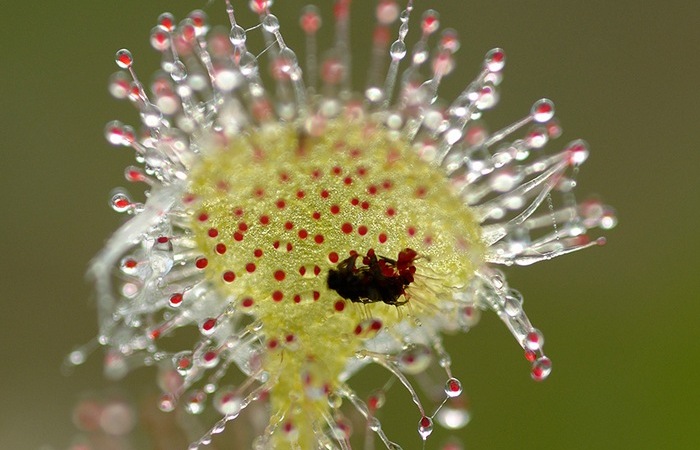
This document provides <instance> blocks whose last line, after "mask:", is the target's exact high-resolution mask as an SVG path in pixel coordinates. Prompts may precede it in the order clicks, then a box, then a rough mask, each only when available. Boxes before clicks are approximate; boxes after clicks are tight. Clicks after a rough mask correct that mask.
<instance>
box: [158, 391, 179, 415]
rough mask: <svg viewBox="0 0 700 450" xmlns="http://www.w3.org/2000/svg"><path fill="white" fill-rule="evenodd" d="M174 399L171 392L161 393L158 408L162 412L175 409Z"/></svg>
mask: <svg viewBox="0 0 700 450" xmlns="http://www.w3.org/2000/svg"><path fill="white" fill-rule="evenodd" d="M175 405H176V401H175V397H174V396H173V395H172V394H163V395H162V396H161V397H160V400H159V401H158V408H159V409H160V410H161V411H163V412H170V411H172V410H174V409H175Z"/></svg>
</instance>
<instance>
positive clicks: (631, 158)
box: [0, 0, 700, 450]
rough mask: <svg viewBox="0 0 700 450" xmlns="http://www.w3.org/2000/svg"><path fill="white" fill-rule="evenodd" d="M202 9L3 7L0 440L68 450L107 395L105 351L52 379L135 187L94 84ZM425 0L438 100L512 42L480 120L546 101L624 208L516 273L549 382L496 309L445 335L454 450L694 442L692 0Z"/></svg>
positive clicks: (697, 39) (217, 12) (412, 441)
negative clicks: (119, 211) (465, 403)
mask: <svg viewBox="0 0 700 450" xmlns="http://www.w3.org/2000/svg"><path fill="white" fill-rule="evenodd" d="M204 3H205V2H204V1H203V0H202V1H189V2H185V1H180V2H173V1H170V2H166V1H148V2H143V1H134V0H129V1H120V2H105V1H86V0H79V1H78V0H76V1H71V2H41V3H38V2H20V1H15V2H5V4H4V5H3V7H2V12H3V18H4V20H3V25H2V27H0V36H1V37H2V41H1V42H0V54H1V55H2V57H1V58H0V101H2V105H3V106H2V108H1V109H0V127H1V130H2V134H1V138H0V155H1V157H2V163H1V166H2V177H0V183H2V185H1V186H2V192H3V198H4V200H3V204H4V205H5V206H4V207H3V209H2V213H1V214H2V221H1V224H0V236H1V240H0V245H1V252H0V255H1V257H0V287H1V289H0V295H1V296H2V299H1V301H2V305H3V308H2V312H0V351H1V353H0V360H1V361H2V363H3V365H2V366H0V367H2V369H0V373H1V375H0V379H1V380H2V381H1V383H0V402H1V405H2V406H0V411H1V412H0V448H2V449H38V448H41V446H42V445H43V444H52V445H54V446H55V448H58V449H60V448H65V447H66V446H67V445H68V443H69V442H70V439H71V437H72V436H73V434H74V429H73V426H72V425H71V422H70V410H71V407H72V405H73V404H74V402H75V401H76V399H77V398H79V396H80V393H81V392H82V391H83V390H84V389H86V388H87V389H92V388H100V387H102V386H108V385H109V384H108V383H106V382H104V381H103V380H102V379H101V374H100V367H99V366H100V357H99V356H95V357H93V358H92V359H91V360H90V361H89V362H88V364H87V365H86V366H84V367H83V368H81V369H79V370H78V371H77V372H76V373H75V374H74V375H72V376H71V377H64V376H63V375H61V373H60V366H61V361H62V359H63V357H64V355H65V354H66V353H67V352H68V351H70V350H71V348H72V347H73V346H74V345H75V344H78V343H82V342H85V341H87V340H89V339H90V338H91V337H92V336H93V335H94V334H95V332H96V320H95V308H94V305H93V303H92V301H91V299H92V298H93V296H92V288H91V286H90V285H89V283H87V282H86V281H85V279H84V272H85V269H86V266H87V263H88V261H89V260H90V258H91V257H92V256H93V255H94V254H95V253H96V252H97V251H98V250H99V249H100V247H101V246H102V244H103V242H104V240H105V239H106V238H107V236H108V235H109V234H110V233H111V232H112V231H113V230H114V229H115V228H116V227H117V226H118V224H119V223H120V220H121V218H119V217H117V215H116V214H115V213H113V212H112V211H111V210H110V209H109V208H108V206H107V198H108V193H109V191H110V190H111V189H112V188H113V187H114V186H119V185H125V184H126V182H124V181H123V179H122V173H123V167H124V166H125V165H127V164H129V163H131V161H132V155H131V154H130V152H129V151H126V150H124V149H122V148H113V147H110V146H109V145H108V144H107V143H106V142H105V141H104V138H103V126H104V124H105V123H106V122H107V121H108V120H111V119H115V118H118V119H121V120H124V121H125V122H127V123H136V122H138V119H137V117H136V114H135V112H134V111H133V110H132V108H131V106H130V105H128V104H126V103H124V102H117V101H116V100H112V99H111V97H109V95H108V94H107V91H106V80H107V77H108V76H109V75H110V74H111V73H112V72H113V71H115V70H116V66H115V65H114V62H113V55H114V52H115V51H116V50H117V49H118V48H121V47H123V46H125V47H128V48H130V49H131V50H132V51H133V53H134V55H135V57H136V58H137V63H136V64H137V70H138V71H139V73H140V74H141V77H142V78H143V79H144V81H148V79H149V77H150V74H151V73H152V71H153V70H154V69H155V68H156V67H157V63H158V56H157V55H156V54H155V52H153V51H152V50H151V49H150V48H149V47H148V42H147V41H148V33H149V30H150V28H151V27H152V26H153V24H154V23H155V18H156V17H157V16H158V14H159V13H160V12H162V11H165V10H169V11H171V12H173V13H175V14H176V16H177V17H183V16H184V15H185V14H186V13H187V12H189V11H190V10H191V9H194V8H198V7H203V6H205V5H204ZM238 3H242V0H239V1H238ZM319 3H323V4H322V5H321V6H326V4H327V5H328V6H329V5H330V3H331V2H330V1H329V0H320V1H319ZM354 3H355V5H354V9H353V15H354V17H355V22H354V25H353V33H354V36H355V37H356V38H357V42H355V43H356V46H359V47H364V50H365V53H366V47H367V46H366V45H365V44H366V40H367V36H368V35H369V31H368V30H365V29H363V28H362V27H364V26H367V24H368V23H370V21H369V20H367V18H368V17H370V16H369V14H370V12H369V9H370V8H371V7H372V6H373V5H374V2H373V1H372V2H370V1H369V0H356V1H355V2H354ZM416 3H417V9H418V10H419V13H420V11H421V10H423V9H425V8H428V7H435V8H436V9H439V11H440V12H441V14H442V25H443V27H453V28H456V29H458V30H459V32H460V35H461V37H462V48H461V50H460V51H459V53H458V54H457V61H458V68H457V70H456V71H455V73H454V74H453V75H452V76H450V77H449V80H448V82H446V84H445V85H444V89H443V90H442V96H443V97H445V98H451V97H453V96H454V95H456V94H457V93H458V92H459V90H460V89H461V87H462V86H464V85H465V83H467V82H468V81H469V80H471V78H472V77H473V75H474V74H475V73H476V72H477V70H478V68H479V63H480V60H481V58H482V56H483V54H484V53H485V52H486V51H487V50H488V49H489V48H492V47H495V46H501V47H503V48H504V49H505V50H506V52H507V54H508V57H509V59H508V63H507V66H506V70H505V80H504V83H503V84H502V94H501V104H500V105H499V106H498V108H497V110H496V111H494V112H493V113H490V114H488V115H487V116H486V117H487V120H488V121H489V123H490V124H491V126H492V127H493V128H497V127H500V126H502V125H504V124H506V123H509V121H510V120H513V119H516V118H519V117H521V116H522V115H523V114H524V113H526V112H527V110H528V108H529V106H530V104H531V103H532V102H533V101H534V100H536V99H537V98H540V97H542V96H547V97H549V98H552V99H553V100H554V101H555V103H556V105H557V108H558V117H559V119H560V120H561V122H562V125H563V127H564V136H563V137H562V138H560V139H559V140H558V141H556V142H555V143H554V145H555V146H556V145H559V146H563V145H564V144H565V143H566V142H568V141H569V140H572V139H575V138H578V137H584V138H585V139H587V140H588V142H589V143H590V144H591V147H592V154H591V157H590V159H589V160H588V161H587V163H586V164H585V165H584V167H583V170H582V172H581V174H580V178H579V181H580V183H579V190H578V192H579V197H580V198H581V199H583V198H585V196H586V195H587V194H588V193H591V194H594V193H595V194H600V195H601V196H602V197H603V198H604V199H605V200H606V201H607V202H608V203H610V204H612V205H614V206H615V207H616V208H617V210H618V213H619V218H620V225H619V226H618V228H616V229H614V230H612V231H610V232H608V233H607V235H608V238H609V239H608V245H607V246H605V247H603V248H595V249H591V250H589V251H585V252H582V253H578V254H575V255H571V256H567V257H563V258H561V259H557V260H555V261H553V262H549V263H543V264H538V265H536V266H533V267H529V268H516V269H513V270H508V271H507V272H508V274H509V277H510V281H511V284H512V285H513V286H514V287H517V288H518V289H520V290H521V291H522V292H523V294H524V295H525V299H526V309H527V311H528V313H529V315H530V317H531V318H532V320H533V322H534V323H535V325H536V326H538V327H539V328H540V329H541V330H543V331H544V333H545V337H546V339H547V344H546V347H545V348H546V350H547V353H548V355H549V356H550V357H551V358H552V359H553V361H554V372H553V373H552V376H551V377H550V379H549V380H548V381H546V382H545V383H541V384H540V383H535V382H533V381H532V380H530V377H529V374H528V365H527V363H526V362H525V361H524V359H523V358H522V351H521V350H520V349H519V347H518V346H517V345H516V344H515V342H514V341H513V339H512V338H511V336H510V335H509V333H508V332H507V330H506V329H505V327H504V326H502V324H501V323H500V322H499V321H498V320H497V319H496V317H494V316H493V315H492V314H486V315H485V317H484V319H483V320H482V323H481V324H480V325H479V326H478V327H476V328H475V329H474V330H473V331H472V332H470V333H469V334H468V335H460V336H457V337H454V338H449V339H448V342H447V344H448V349H449V350H450V352H451V354H452V355H453V359H454V360H455V365H456V368H455V372H456V373H457V374H458V375H459V376H460V378H461V379H462V381H463V384H464V386H465V390H466V393H467V394H468V395H469V396H470V399H471V405H472V412H473V420H472V422H471V423H470V424H469V425H468V426H467V427H466V428H465V429H463V430H460V431H459V432H458V433H457V435H458V436H459V437H460V439H461V440H462V441H463V442H464V444H465V446H466V448H467V449H493V448H520V449H612V448H636V449H642V448H649V449H651V448H674V449H694V448H700V433H698V432H697V431H696V430H697V425H698V420H699V419H700V404H699V403H700V376H698V369H699V368H700V362H699V357H700V345H699V343H698V341H699V339H698V338H700V327H698V321H699V316H700V294H699V290H698V275H697V268H698V262H697V258H698V250H699V249H698V243H699V242H700V240H699V239H698V238H697V232H696V231H695V229H696V228H697V226H698V223H699V221H698V218H699V217H700V213H699V212H698V208H697V206H698V194H700V189H698V187H699V186H698V185H699V182H698V178H699V177H698V170H699V169H700V164H699V163H700V145H698V136H697V135H698V120H699V119H700V114H699V111H698V108H699V106H698V105H700V89H699V88H698V81H699V80H698V74H699V71H698V69H700V60H699V59H698V51H699V50H700V30H699V29H698V25H700V2H698V1H695V0H683V1H665V2H652V1H646V0H645V1H641V0H640V1H624V0H623V1H621V0H618V1H585V2H575V1H562V0H546V1H545V0H542V1H522V0H521V1H503V0H499V1H494V0H490V1H483V2H478V1H464V0H451V1H447V0H443V1H423V0H417V1H416ZM241 6H242V5H241ZM300 6H301V2H297V1H291V0H278V2H277V5H276V7H278V8H277V10H276V13H277V14H278V16H279V17H280V18H281V20H282V25H283V32H284V33H285V36H286V38H287V39H288V40H289V41H291V42H292V43H298V42H301V39H300V36H299V32H298V27H297V19H296V18H297V14H298V10H299V8H300ZM207 12H208V13H209V15H210V17H212V18H213V20H214V21H217V22H219V23H221V22H223V20H224V18H225V16H224V12H223V2H222V1H217V2H214V3H213V4H212V5H210V6H209V8H208V9H207ZM416 15H418V14H416ZM358 18H360V19H358ZM248 23H250V22H248ZM327 23H328V22H327ZM414 25H415V22H414ZM415 31H416V30H415V28H414V30H413V32H414V33H415ZM411 36H413V37H415V34H412V35H411ZM363 39H364V40H363ZM356 54H357V55H361V54H362V52H359V53H356ZM355 61H356V62H357V61H363V58H362V57H361V56H355ZM550 145H551V144H550ZM132 192H134V193H136V192H137V189H133V190H132ZM152 378H153V373H151V372H150V371H140V372H139V373H137V374H135V375H134V378H133V379H132V381H131V383H132V385H133V384H138V385H143V386H151V385H152V384H153V382H152ZM134 380H135V381H134ZM397 393H398V391H397V392H394V395H396V394H397ZM392 401H393V398H392ZM392 401H390V402H389V406H388V408H391V403H392ZM396 404H399V405H404V404H403V403H401V402H399V401H397V402H396ZM405 411H410V413H406V412H405ZM416 415H417V413H415V411H414V410H413V409H410V410H406V409H398V408H394V409H393V410H392V409H388V410H386V411H384V418H385V420H386V421H387V423H389V425H387V426H388V427H389V428H390V430H391V429H392V427H393V429H394V430H400V429H401V427H403V429H410V430H412V429H413V428H414V426H415V423H416V419H417V417H414V416H416ZM392 422H393V424H392ZM409 433H413V431H410V432H409ZM399 434H400V432H399ZM446 435H447V434H441V435H439V436H437V437H435V439H432V438H431V440H429V441H428V444H429V445H428V448H437V447H438V444H439V443H440V442H441V439H442V438H443V437H444V436H446ZM394 436H395V437H396V436H397V434H396V431H395V432H394ZM398 440H399V442H401V443H403V445H404V446H405V449H406V450H411V449H412V448H419V441H418V436H417V435H415V438H414V437H413V435H411V437H410V438H405V437H404V438H401V439H398ZM412 445H413V446H414V447H412Z"/></svg>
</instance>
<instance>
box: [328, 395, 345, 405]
mask: <svg viewBox="0 0 700 450" xmlns="http://www.w3.org/2000/svg"><path fill="white" fill-rule="evenodd" d="M342 405H343V398H342V397H341V396H339V395H337V394H334V393H330V394H328V406H330V407H331V408H333V409H338V408H340V407H341V406H342Z"/></svg>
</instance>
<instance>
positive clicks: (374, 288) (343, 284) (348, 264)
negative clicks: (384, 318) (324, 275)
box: [328, 248, 418, 306]
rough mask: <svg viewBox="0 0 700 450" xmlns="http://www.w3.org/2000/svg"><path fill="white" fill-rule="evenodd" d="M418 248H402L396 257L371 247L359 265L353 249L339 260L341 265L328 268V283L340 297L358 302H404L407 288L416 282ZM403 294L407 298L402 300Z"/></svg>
mask: <svg viewBox="0 0 700 450" xmlns="http://www.w3.org/2000/svg"><path fill="white" fill-rule="evenodd" d="M417 255H418V253H416V251H415V250H413V249H410V248H406V249H404V250H402V251H401V252H399V256H398V258H397V260H396V261H394V260H393V259H389V258H387V257H385V256H377V255H376V254H375V252H374V249H369V251H368V252H367V255H366V256H364V257H362V264H363V265H362V266H359V267H358V266H357V265H356V262H357V259H358V258H360V255H359V254H357V253H354V254H353V255H351V256H350V257H349V258H346V259H344V260H343V261H341V262H340V263H339V264H338V268H337V270H336V269H330V270H329V271H328V287H329V288H330V289H333V290H335V291H336V292H337V293H338V294H339V295H340V296H341V297H343V298H345V299H346V300H350V301H352V302H355V303H375V302H384V303H386V304H387V305H394V306H401V305H404V304H406V303H407V302H408V296H407V294H406V288H407V287H408V286H409V285H410V284H411V283H412V282H413V280H414V274H415V273H416V267H415V265H414V264H413V261H414V260H415V259H416V256H417ZM401 296H403V297H404V298H405V300H403V301H399V297H401Z"/></svg>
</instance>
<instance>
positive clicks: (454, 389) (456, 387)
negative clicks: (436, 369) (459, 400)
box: [445, 378, 462, 398]
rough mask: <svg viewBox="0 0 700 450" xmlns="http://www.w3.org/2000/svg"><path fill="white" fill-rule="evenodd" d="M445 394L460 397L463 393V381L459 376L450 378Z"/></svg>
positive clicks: (446, 384)
mask: <svg viewBox="0 0 700 450" xmlns="http://www.w3.org/2000/svg"><path fill="white" fill-rule="evenodd" d="M445 394H447V396H448V397H450V398H453V397H459V396H460V395H461V394H462V383H461V382H460V381H459V380H458V379H457V378H450V379H448V380H447V382H446V383H445Z"/></svg>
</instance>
